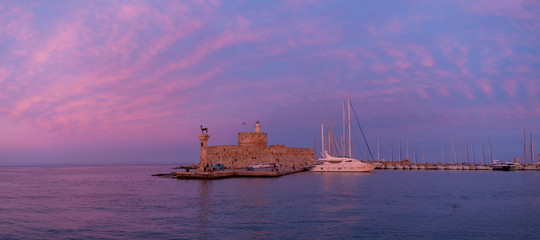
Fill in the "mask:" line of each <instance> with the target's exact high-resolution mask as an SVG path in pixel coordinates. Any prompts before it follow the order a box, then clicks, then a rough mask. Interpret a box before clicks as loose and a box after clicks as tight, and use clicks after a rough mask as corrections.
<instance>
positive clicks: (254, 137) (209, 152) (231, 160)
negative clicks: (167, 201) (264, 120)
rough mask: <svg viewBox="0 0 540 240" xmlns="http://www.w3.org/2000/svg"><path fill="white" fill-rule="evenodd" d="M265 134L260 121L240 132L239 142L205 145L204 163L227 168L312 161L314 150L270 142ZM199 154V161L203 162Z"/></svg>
mask: <svg viewBox="0 0 540 240" xmlns="http://www.w3.org/2000/svg"><path fill="white" fill-rule="evenodd" d="M267 138H268V134H267V133H263V132H261V125H260V123H259V121H257V123H255V131H254V132H239V133H238V145H222V146H206V144H201V153H203V149H202V148H204V147H206V151H204V152H206V156H207V163H208V164H210V165H212V164H215V163H223V164H224V165H225V167H227V168H229V167H232V168H245V167H247V166H249V165H251V164H255V163H275V164H276V165H280V164H281V165H283V166H293V165H294V166H307V165H309V164H311V163H312V162H313V161H314V160H315V156H314V152H313V149H311V148H294V147H287V146H285V145H270V146H268V142H267ZM203 161H204V160H203V159H202V155H201V163H203Z"/></svg>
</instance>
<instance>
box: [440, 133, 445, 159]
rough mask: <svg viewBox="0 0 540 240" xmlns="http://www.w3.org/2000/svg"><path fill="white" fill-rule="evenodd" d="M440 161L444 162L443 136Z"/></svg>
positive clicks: (442, 138)
mask: <svg viewBox="0 0 540 240" xmlns="http://www.w3.org/2000/svg"><path fill="white" fill-rule="evenodd" d="M441 161H442V162H443V163H445V162H444V137H441Z"/></svg>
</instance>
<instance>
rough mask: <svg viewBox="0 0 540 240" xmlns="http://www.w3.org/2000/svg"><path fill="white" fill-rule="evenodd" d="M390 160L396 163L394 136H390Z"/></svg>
mask: <svg viewBox="0 0 540 240" xmlns="http://www.w3.org/2000/svg"><path fill="white" fill-rule="evenodd" d="M390 158H391V160H392V162H393V161H394V147H393V146H392V134H390Z"/></svg>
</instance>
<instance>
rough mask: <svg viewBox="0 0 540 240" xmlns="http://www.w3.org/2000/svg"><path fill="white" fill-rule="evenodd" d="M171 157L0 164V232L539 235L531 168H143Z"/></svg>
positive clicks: (539, 183) (32, 235)
mask: <svg viewBox="0 0 540 240" xmlns="http://www.w3.org/2000/svg"><path fill="white" fill-rule="evenodd" d="M171 167H172V166H170V165H109V166H47V167H0V238H1V239H37V238H39V239H43V238H46V239H66V238H77V239H96V238H107V239H110V238H113V239H141V238H144V239H158V238H159V239H193V238H202V239H216V238H218V239H238V238H264V239H266V238H279V239H283V238H289V239H293V238H294V239H296V238H299V239H312V238H316V239H335V238H338V239H339V238H369V239H377V238H380V239H395V238H414V239H419V238H421V239H463V238H467V239H471V238H476V239H486V238H487V239H509V238H526V239H534V238H536V239H538V238H539V237H540V227H539V226H540V206H539V204H540V172H479V171H471V172H468V171H453V172H452V171H414V170H413V171H398V170H394V171H392V170H381V171H375V172H373V173H368V174H365V173H364V174H358V173H299V174H294V175H289V176H284V177H281V178H268V179H254V178H237V179H223V180H214V181H200V180H176V179H170V178H160V177H152V176H150V175H151V174H154V173H167V172H170V171H172V170H171V169H170V168H171Z"/></svg>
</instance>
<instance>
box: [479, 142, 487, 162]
mask: <svg viewBox="0 0 540 240" xmlns="http://www.w3.org/2000/svg"><path fill="white" fill-rule="evenodd" d="M480 145H482V148H481V150H482V159H483V162H484V164H486V154H485V152H484V143H483V142H482V137H480Z"/></svg>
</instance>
